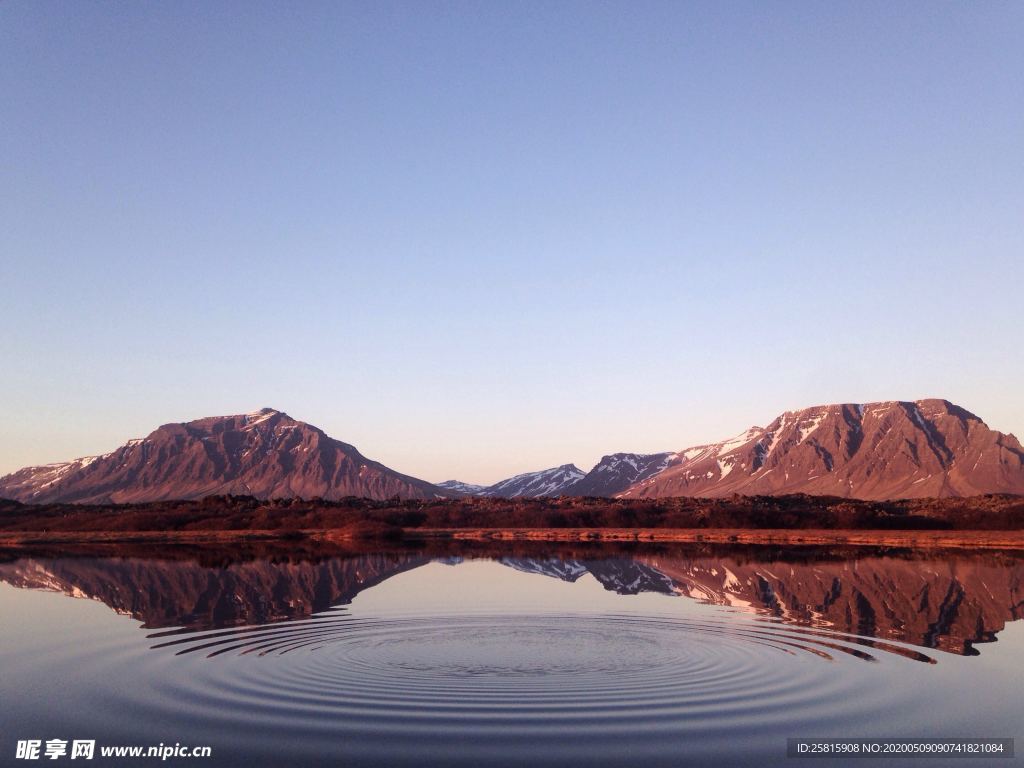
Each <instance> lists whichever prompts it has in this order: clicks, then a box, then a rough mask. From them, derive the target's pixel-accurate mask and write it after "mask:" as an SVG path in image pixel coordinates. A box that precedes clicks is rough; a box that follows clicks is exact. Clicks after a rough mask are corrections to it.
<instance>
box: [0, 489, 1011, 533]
mask: <svg viewBox="0 0 1024 768" xmlns="http://www.w3.org/2000/svg"><path fill="white" fill-rule="evenodd" d="M353 527H356V528H359V527H362V528H364V529H365V530H366V531H367V532H368V533H387V532H388V530H389V529H390V530H392V531H393V532H395V533H396V534H397V533H398V532H400V531H401V530H403V529H405V530H409V529H424V528H750V529H764V528H786V529H809V528H818V529H821V528H826V529H849V530H857V529H860V530H868V529H870V530H989V531H993V530H1021V529H1024V497H1021V496H1005V495H988V496H973V497H968V498H954V499H909V500H898V501H859V500H855V499H842V498H837V497H826V496H808V495H803V494H798V495H790V496H732V497H729V498H724V499H704V498H693V497H679V498H669V499H605V498H594V497H558V498H551V499H490V498H487V499H485V498H462V499H438V500H434V501H401V500H398V499H392V500H389V501H374V500H371V499H361V498H348V499H341V500H339V501H325V500H323V499H306V500H303V499H274V500H269V501H268V500H261V499H256V498H253V497H251V496H209V497H207V498H205V499H199V500H189V501H161V502H151V503H145V504H120V505H118V504H105V505H85V504H43V505H31V504H20V503H18V502H14V501H7V500H0V531H5V530H6V531H54V532H56V531H69V532H70V531H188V530H193V531H214V530H224V531H235V530H239V531H242V530H269V531H278V532H281V531H290V530H294V531H296V532H298V531H300V530H310V529H346V528H353Z"/></svg>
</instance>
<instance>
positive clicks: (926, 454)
mask: <svg viewBox="0 0 1024 768" xmlns="http://www.w3.org/2000/svg"><path fill="white" fill-rule="evenodd" d="M734 493H739V494H747V495H751V494H765V495H777V494H786V493H809V494H817V495H830V496H845V497H854V498H860V499H893V498H922V497H945V496H971V495H975V494H983V493H1015V494H1024V449H1022V447H1021V444H1020V443H1019V442H1018V441H1017V438H1015V437H1014V436H1013V435H1005V434H1003V433H1001V432H996V431H994V430H992V429H990V428H989V427H988V426H987V425H986V424H985V423H984V422H983V421H982V420H981V419H979V418H978V417H977V416H975V415H974V414H972V413H969V412H968V411H966V410H964V409H963V408H960V407H959V406H956V405H953V404H952V403H950V402H948V401H946V400H918V401H916V402H896V401H892V402H882V403H868V404H865V405H852V404H846V405H823V406H818V407H814V408H806V409H804V410H799V411H787V412H786V413H784V414H782V415H781V416H779V417H778V418H777V419H775V420H774V421H772V422H771V424H769V425H768V426H767V427H751V428H750V429H749V430H747V431H746V432H744V433H743V434H741V435H737V436H736V437H734V438H732V439H731V440H726V441H724V442H721V443H714V444H711V445H701V446H696V447H693V448H688V449H686V450H684V451H680V452H679V453H677V454H675V456H674V457H672V458H671V459H670V460H669V461H668V462H667V465H666V467H665V469H663V470H662V471H660V472H658V473H657V474H654V475H652V476H650V477H648V478H646V479H644V480H641V481H640V482H638V483H636V484H635V485H633V486H631V487H630V488H628V489H627V490H625V491H623V492H622V493H620V494H617V495H620V496H623V497H666V496H711V497H721V496H729V495H731V494H734Z"/></svg>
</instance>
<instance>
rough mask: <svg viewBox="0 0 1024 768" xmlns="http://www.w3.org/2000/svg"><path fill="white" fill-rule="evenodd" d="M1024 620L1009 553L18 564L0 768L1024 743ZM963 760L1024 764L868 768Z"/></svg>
mask: <svg viewBox="0 0 1024 768" xmlns="http://www.w3.org/2000/svg"><path fill="white" fill-rule="evenodd" d="M439 547H440V545H439ZM1022 615H1024V559H1021V555H1020V554H1012V553H996V552H989V553H984V554H976V555H970V554H964V553H959V554H953V553H914V552H907V551H872V550H864V549H848V550H844V551H837V550H834V549H831V550H830V549H817V548H785V549H780V548H765V547H726V548H723V547H707V546H691V545H677V546H671V547H669V546H665V547H659V548H654V549H645V548H642V547H633V548H629V549H614V548H609V547H604V546H596V545H595V546H593V547H588V546H585V545H576V546H571V545H567V546H559V545H547V546H544V545H537V546H526V545H513V544H510V545H508V546H507V547H505V548H490V549H489V548H486V547H480V546H474V547H466V548H462V549H460V548H458V547H455V546H454V545H446V546H444V547H441V548H435V549H404V550H403V549H388V550H387V551H365V552H359V553H352V552H349V553H344V552H337V551H335V552H318V551H316V550H303V551H302V552H297V551H296V549H294V548H293V549H279V550H277V551H254V550H249V551H231V550H223V549H218V550H202V549H190V550H185V549H181V550H178V549H164V550H162V551H160V552H153V551H146V550H139V549H135V550H128V549H105V550H92V551H86V550H78V551H67V550H66V551H62V552H52V551H49V552H48V551H42V550H41V551H39V552H38V553H33V554H31V556H26V555H11V554H8V555H6V556H5V557H4V558H3V560H2V562H0V619H2V621H0V670H2V678H0V697H2V704H3V706H2V708H0V739H2V742H0V764H4V765H6V764H11V765H27V764H30V763H27V762H26V761H23V760H16V759H15V749H16V741H17V740H19V739H40V740H42V741H43V742H44V743H45V741H46V740H47V739H66V740H69V741H70V740H73V739H94V740H95V741H96V743H97V750H98V749H99V746H100V745H145V746H149V745H157V744H161V743H163V744H174V743H176V742H177V743H181V744H186V745H189V746H194V745H209V746H210V747H212V753H213V755H212V757H211V758H209V759H191V760H188V759H177V760H175V759H170V760H168V761H167V762H168V763H169V764H179V765H181V764H197V765H210V766H249V765H267V766H281V765H332V766H402V765H415V766H425V765H474V766H480V765H524V766H525V765H529V766H538V765H552V766H554V765H558V766H576V765H579V766H594V765H597V766H600V765H616V766H618V765H642V766H680V765H743V766H746V765H749V766H762V765H790V766H792V765H833V766H835V765H841V764H843V762H844V761H842V760H838V759H833V760H798V761H794V760H793V759H789V758H786V738H787V737H878V738H911V737H993V738H996V737H1015V738H1017V739H1018V740H1020V738H1022V737H1024V622H1019V621H1017V619H1019V618H1020V617H1021V616H1022ZM1021 746H1024V745H1019V747H1018V748H1021ZM66 760H68V758H67V757H65V758H63V759H62V761H61V762H63V761H66ZM77 762H78V761H75V763H74V764H77ZM131 762H132V761H130V760H127V759H116V760H115V759H109V760H106V761H104V760H102V759H101V758H100V757H99V755H98V752H97V757H96V758H95V759H94V760H93V761H92V763H88V764H93V765H128V764H131ZM159 762H160V761H159V760H154V759H149V760H141V761H138V764H149V765H153V764H156V763H159ZM847 762H848V761H847ZM949 762H954V764H956V765H964V766H967V765H984V766H995V765H1002V764H1012V763H1014V762H1016V761H1014V760H1005V759H974V760H972V759H960V760H956V761H949V760H945V761H943V760H932V759H918V760H910V761H908V760H906V759H903V760H892V761H886V760H884V759H872V760H869V761H858V763H857V764H863V765H865V766H867V765H888V764H891V765H908V764H909V765H939V764H947V763H949ZM45 763H46V764H51V761H48V760H46V761H45Z"/></svg>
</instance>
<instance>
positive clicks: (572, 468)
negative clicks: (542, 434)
mask: <svg viewBox="0 0 1024 768" xmlns="http://www.w3.org/2000/svg"><path fill="white" fill-rule="evenodd" d="M583 476H584V472H583V470H582V469H580V468H579V467H577V466H576V465H575V464H563V465H562V466H560V467H552V468H551V469H542V470H539V471H537V472H524V473H523V474H521V475H516V476H515V477H510V478H507V479H506V480H501V481H499V482H497V483H495V484H494V485H486V486H483V485H473V484H472V483H463V482H461V481H459V480H445V481H444V482H443V483H438V486H439V487H441V488H444V489H446V490H449V491H455V492H457V493H464V494H467V495H469V496H490V497H496V498H502V499H514V498H522V497H528V498H537V497H540V496H564V495H567V494H569V493H570V491H569V490H568V489H570V488H572V486H573V485H574V484H575V483H576V482H578V481H579V480H581V479H583Z"/></svg>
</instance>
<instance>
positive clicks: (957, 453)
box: [0, 398, 1024, 503]
mask: <svg viewBox="0 0 1024 768" xmlns="http://www.w3.org/2000/svg"><path fill="white" fill-rule="evenodd" d="M800 493H804V494H811V495H825V496H838V497H846V498H858V499H865V500H885V499H896V498H931V497H940V498H941V497H947V496H970V495H979V494H986V493H1009V494H1019V495H1024V448H1022V447H1021V444H1020V442H1019V441H1018V440H1017V438H1016V437H1015V436H1014V435H1012V434H1004V433H1001V432H998V431H995V430H992V429H990V428H989V427H988V425H986V424H985V423H984V422H983V421H982V420H981V419H980V418H979V417H977V416H976V415H974V414H973V413H971V412H970V411H967V410H966V409H964V408H962V407H960V406H958V405H955V404H953V403H951V402H950V401H948V400H943V399H937V398H932V399H923V400H916V401H900V400H890V401H879V402H874V403H860V404H858V403H839V404H830V405H818V406H812V407H810V408H803V409H798V410H793V411H786V412H784V413H783V414H781V415H779V416H777V417H776V418H775V419H773V420H772V421H771V422H769V423H768V426H766V427H751V428H749V429H747V430H746V431H744V432H742V433H740V434H739V435H736V436H735V437H733V438H730V439H727V440H723V441H720V442H717V443H708V444H704V445H698V446H692V447H690V448H685V449H683V450H681V451H675V452H661V453H652V454H639V453H611V454H607V455H605V456H603V457H602V459H601V460H600V461H599V462H598V463H597V464H596V465H595V466H594V467H593V468H592V469H591V470H590V471H589V472H584V471H583V470H581V469H580V468H579V467H577V466H576V465H574V464H571V463H570V464H562V465H560V466H557V467H551V468H548V469H543V470H539V471H535V472H524V473H521V474H518V475H515V476H513V477H510V478H507V479H505V480H501V481H499V482H497V483H494V484H492V485H489V486H482V485H476V484H472V483H464V482H461V481H458V480H447V481H444V482H443V483H438V484H432V483H428V482H426V481H424V480H420V479H417V478H415V477H412V476H410V475H405V474H402V473H400V472H397V471H395V470H393V469H390V468H388V467H386V466H384V465H383V464H381V463H379V462H376V461H372V460H370V459H367V458H366V457H365V456H363V455H362V454H361V453H360V452H359V451H358V450H357V449H356V448H355V447H354V446H352V445H350V444H348V443H344V442H342V441H340V440H337V439H335V438H332V437H330V436H328V435H327V434H326V433H325V432H323V430H321V429H319V428H317V427H315V426H312V425H310V424H307V423H305V422H301V421H297V420H295V419H293V418H292V417H290V416H288V415H287V414H286V413H284V412H282V411H278V410H275V409H273V408H263V409H260V410H258V411H254V412H250V413H246V414H238V415H232V416H212V417H205V418H202V419H196V420H194V421H190V422H178V423H171V424H164V425H162V426H160V427H158V428H157V429H156V430H154V431H153V432H152V433H150V434H149V435H148V436H147V437H145V438H142V439H134V440H129V441H128V442H126V443H125V444H124V445H122V446H121V447H119V448H117V449H115V450H114V451H111V452H109V453H106V454H102V455H100V456H90V457H84V458H79V459H75V460H73V461H70V462H62V463H56V464H48V465H41V466H32V467H25V468H23V469H20V470H18V471H16V472H13V473H11V474H9V475H7V476H5V477H0V497H5V498H11V499H14V500H16V501H22V502H31V503H50V502H78V503H124V502H140V501H162V500H169V499H192V498H200V497H202V496H208V495H224V494H238V495H252V496H255V497H258V498H266V499H270V498H318V497H319V498H324V499H328V500H336V499H339V498H343V497H347V496H364V497H366V498H371V499H386V498H390V497H392V496H397V497H399V498H403V499H432V498H452V497H458V496H467V495H469V496H484V497H497V498H524V497H525V498H540V497H554V496H560V495H566V496H596V497H608V498H612V497H621V498H661V497H671V496H706V497H723V496H730V495H733V494H742V495H754V496H758V495H786V494H800Z"/></svg>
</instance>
